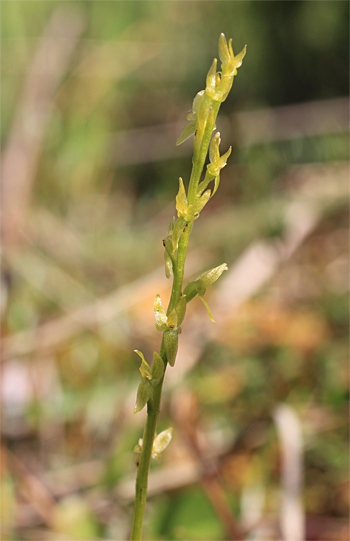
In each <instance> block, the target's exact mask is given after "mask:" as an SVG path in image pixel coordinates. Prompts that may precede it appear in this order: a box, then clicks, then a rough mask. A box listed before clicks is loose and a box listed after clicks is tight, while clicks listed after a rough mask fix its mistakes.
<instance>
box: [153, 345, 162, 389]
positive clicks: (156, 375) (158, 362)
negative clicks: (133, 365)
mask: <svg viewBox="0 0 350 541" xmlns="http://www.w3.org/2000/svg"><path fill="white" fill-rule="evenodd" d="M163 375H164V361H163V359H162V358H161V356H160V355H158V353H156V352H154V353H153V363H152V379H151V385H152V387H155V386H156V385H158V383H159V382H160V380H161V379H162V377H163Z"/></svg>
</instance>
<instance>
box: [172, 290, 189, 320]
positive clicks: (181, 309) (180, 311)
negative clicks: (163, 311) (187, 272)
mask: <svg viewBox="0 0 350 541" xmlns="http://www.w3.org/2000/svg"><path fill="white" fill-rule="evenodd" d="M186 304H187V303H186V295H184V294H182V295H181V297H180V300H179V302H178V303H177V306H176V308H175V311H176V314H177V324H178V325H181V323H182V322H183V320H184V317H185V313H186Z"/></svg>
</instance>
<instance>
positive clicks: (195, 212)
mask: <svg viewBox="0 0 350 541" xmlns="http://www.w3.org/2000/svg"><path fill="white" fill-rule="evenodd" d="M244 54H245V49H244V50H243V51H242V52H241V53H240V54H239V55H238V56H237V57H235V56H234V54H233V51H232V40H230V42H229V44H227V42H226V38H225V36H224V35H223V34H221V36H220V40H219V56H220V59H221V61H222V65H221V67H222V72H220V73H221V74H220V73H216V60H214V62H213V65H212V67H211V68H210V70H209V72H208V76H207V87H206V90H205V91H201V92H199V93H198V94H197V96H196V98H195V100H194V102H193V109H194V110H193V111H192V113H191V115H190V116H191V117H193V118H194V120H192V122H195V124H192V126H195V129H194V130H192V131H191V130H190V134H191V133H192V134H193V133H194V132H195V137H194V153H193V160H192V171H191V177H190V181H189V186H188V194H187V196H186V192H185V188H184V185H183V182H182V179H180V188H179V193H178V196H177V198H176V209H177V212H178V217H179V218H178V221H177V222H176V224H175V225H174V228H173V229H172V234H171V237H170V236H169V237H167V239H165V240H164V244H165V249H166V250H168V248H167V245H166V243H165V241H166V240H169V238H171V239H172V240H171V245H172V248H171V249H172V251H173V252H172V255H170V253H169V251H168V252H166V256H167V257H168V260H167V259H166V272H167V276H169V275H170V272H169V269H168V267H167V261H168V262H169V258H170V260H171V267H172V272H173V275H174V278H173V285H172V290H171V296H170V301H169V305H168V309H167V311H166V314H165V312H164V310H163V307H162V305H161V301H160V297H159V296H157V297H156V301H155V303H156V304H155V313H156V320H157V317H158V318H159V319H158V320H157V325H156V327H157V329H158V330H161V331H163V338H162V343H161V347H160V354H159V356H160V357H161V359H162V361H163V363H164V373H163V372H160V373H159V372H158V377H157V370H156V371H154V370H153V365H152V370H151V368H150V366H149V365H148V364H147V362H146V361H145V359H144V358H143V355H142V354H141V352H139V351H137V350H135V351H136V353H138V354H139V355H140V356H141V357H142V359H143V360H142V363H143V364H142V367H141V368H140V371H141V376H142V378H141V384H140V387H139V390H140V389H141V390H140V392H139V391H138V398H137V407H136V408H135V411H136V412H137V411H140V410H141V409H142V408H143V407H144V406H145V405H146V403H147V420H146V426H145V429H144V433H143V441H142V447H141V452H140V460H139V465H138V471H137V477H136V497H135V506H134V516H133V524H132V532H131V540H134V541H136V540H141V537H142V529H143V517H144V513H145V506H146V499H147V484H148V473H149V469H150V464H151V458H152V448H153V444H154V439H155V435H156V428H157V422H158V415H159V410H160V401H161V395H162V387H163V381H164V375H165V370H166V367H167V364H168V362H169V363H170V364H171V366H174V362H175V357H176V352H177V341H178V337H177V335H178V333H179V332H180V330H181V329H180V328H179V327H178V326H177V323H176V322H179V325H180V324H181V322H182V320H183V317H184V313H185V312H184V310H185V307H184V308H183V303H184V302H185V305H186V303H188V302H190V300H191V299H192V298H193V297H194V296H195V295H196V294H198V295H199V296H200V297H201V298H202V300H203V302H204V304H205V306H206V308H207V310H208V313H209V315H210V317H211V319H212V316H211V313H210V310H209V307H208V305H207V303H206V301H205V300H204V299H203V295H204V293H205V290H206V288H207V287H208V286H209V285H211V284H212V283H213V282H215V281H216V280H217V279H218V278H219V277H220V275H221V274H222V272H223V271H224V270H226V269H227V265H226V264H223V265H220V266H219V267H216V268H214V269H211V270H210V271H207V272H206V273H203V274H201V276H199V277H198V278H197V280H196V281H195V282H191V283H190V284H189V286H190V289H189V290H188V287H186V289H185V290H184V294H183V296H182V297H181V295H182V289H183V278H184V271H185V261H186V255H187V247H188V242H189V238H190V234H191V231H192V227H193V222H194V221H195V220H196V219H197V218H198V217H199V213H200V211H201V210H202V208H203V207H204V205H205V204H206V203H207V202H208V200H209V198H210V195H211V192H210V190H207V191H205V192H204V190H202V189H201V188H198V185H199V182H200V178H201V175H202V171H203V168H204V165H205V160H206V156H207V153H208V148H209V144H210V152H209V157H210V164H209V165H208V171H209V177H208V178H209V181H211V180H214V178H215V190H214V191H216V189H217V187H218V185H219V180H220V170H221V169H222V168H223V167H224V166H225V165H226V160H227V157H228V155H229V153H230V150H229V151H228V152H227V153H226V154H224V155H223V156H220V154H219V143H220V134H217V135H216V136H215V137H214V138H213V141H212V142H210V141H211V137H212V133H213V131H214V129H215V121H216V117H217V114H218V111H219V108H220V105H221V103H222V102H223V101H224V100H225V99H226V97H227V94H228V90H229V88H231V86H232V81H233V77H234V75H235V74H236V72H237V68H238V67H239V66H240V65H241V63H242V59H243V57H244ZM183 134H184V135H183ZM183 134H181V136H180V138H179V140H178V143H177V144H180V143H181V142H182V141H184V140H185V139H186V138H187V137H188V136H189V135H188V127H187V128H184V131H183ZM209 167H210V170H209ZM205 178H207V177H205ZM204 184H205V185H208V182H206V181H205V180H204ZM176 227H177V229H176ZM175 231H176V232H175ZM180 299H181V300H180ZM178 307H180V308H179V312H178ZM181 310H183V312H182V317H181V319H179V318H180V315H179V316H178V315H177V314H180V312H181ZM175 312H176V313H175ZM166 333H167V334H166ZM173 345H174V346H175V347H173ZM154 355H155V357H153V358H154V359H156V360H157V359H158V364H157V363H156V364H154V366H156V367H157V366H158V367H159V363H160V364H162V363H161V360H160V359H159V356H158V355H157V354H156V353H155V354H154ZM153 362H154V363H155V361H153ZM162 373H163V376H162V378H161V379H159V377H160V374H162ZM165 432H166V431H165Z"/></svg>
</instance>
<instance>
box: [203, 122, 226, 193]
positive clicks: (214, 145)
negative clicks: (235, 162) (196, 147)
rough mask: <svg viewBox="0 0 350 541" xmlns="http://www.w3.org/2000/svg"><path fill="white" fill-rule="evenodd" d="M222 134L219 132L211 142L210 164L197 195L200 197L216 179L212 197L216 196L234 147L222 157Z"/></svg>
mask: <svg viewBox="0 0 350 541" xmlns="http://www.w3.org/2000/svg"><path fill="white" fill-rule="evenodd" d="M220 142H221V139H220V133H219V132H217V133H216V134H215V135H214V137H213V138H212V140H211V143H210V147H209V160H210V163H209V164H208V165H207V172H206V175H205V178H204V180H203V181H202V182H201V183H200V184H199V186H198V190H197V194H198V195H199V196H200V195H201V193H202V192H203V190H205V189H206V188H207V186H208V184H209V182H211V181H212V180H213V179H214V190H213V193H212V194H211V197H213V195H215V193H216V192H217V189H218V187H219V184H220V171H221V169H223V168H224V167H225V165H226V164H227V158H228V157H229V155H230V154H231V151H232V147H230V148H229V149H228V150H227V152H225V154H223V155H222V156H220V152H219V145H220Z"/></svg>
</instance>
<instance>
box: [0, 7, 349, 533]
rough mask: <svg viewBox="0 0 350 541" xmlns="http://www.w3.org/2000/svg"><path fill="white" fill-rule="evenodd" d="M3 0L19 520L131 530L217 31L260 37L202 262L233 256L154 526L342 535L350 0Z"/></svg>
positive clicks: (5, 383) (6, 417) (11, 409)
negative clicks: (146, 400)
mask: <svg viewBox="0 0 350 541" xmlns="http://www.w3.org/2000/svg"><path fill="white" fill-rule="evenodd" d="M1 8H2V9H1V11H2V17H1V31H2V32H1V39H2V123H1V135H2V191H3V193H2V232H3V242H2V246H3V263H2V279H3V281H2V284H3V287H2V289H3V293H2V306H3V324H2V360H3V364H2V411H3V418H2V454H1V457H2V463H1V466H2V468H1V490H2V530H3V532H2V535H3V537H4V539H13V540H14V539H16V540H41V539H42V540H44V539H45V540H50V539H52V540H54V539H55V540H58V539H59V540H63V539H78V538H80V539H96V538H102V539H120V540H122V539H125V538H127V536H128V534H129V529H130V524H131V513H132V499H133V493H134V478H135V462H134V456H133V448H134V446H135V444H136V443H137V442H138V439H139V438H140V437H142V427H143V424H144V419H143V416H142V414H139V415H138V416H136V417H133V415H132V411H133V407H134V399H135V392H136V388H137V385H138V381H139V374H138V366H139V362H138V358H137V356H136V355H135V354H134V353H132V351H133V349H135V348H137V349H140V350H142V351H143V352H144V353H145V355H146V356H147V354H148V357H150V355H151V353H152V351H153V350H156V349H157V348H158V345H159V344H158V340H159V336H158V333H156V332H155V330H154V321H153V313H152V302H153V299H154V296H155V294H156V293H160V294H161V295H162V298H163V297H164V298H166V296H167V295H169V291H168V287H169V286H168V282H167V280H166V278H165V276H164V270H163V247H162V242H161V239H162V238H163V237H164V235H165V233H166V229H167V225H168V222H169V220H170V218H171V217H172V215H173V214H174V212H175V209H174V205H173V201H174V196H175V194H176V192H177V188H178V177H179V176H180V175H181V176H182V177H183V178H184V180H185V179H186V174H187V172H189V171H190V159H191V143H190V142H189V145H187V144H184V145H183V146H182V147H179V148H176V147H175V141H176V138H177V137H178V135H179V133H180V131H181V129H182V127H183V126H184V125H185V123H186V114H187V112H188V110H189V108H190V106H191V101H192V98H193V96H194V94H195V93H196V92H197V91H198V90H199V89H200V87H201V86H202V87H204V84H205V74H206V72H207V70H208V67H209V66H210V64H211V61H212V56H213V51H216V48H217V40H218V37H219V34H220V32H224V33H225V34H226V36H227V37H228V38H229V37H232V38H233V46H234V51H235V52H238V51H240V50H241V48H242V47H243V46H244V44H245V43H247V44H248V52H247V56H246V59H245V64H244V70H242V71H241V72H240V74H239V77H237V80H236V81H235V84H234V87H233V90H232V92H231V94H230V96H229V98H228V99H227V101H226V102H225V104H224V106H223V107H222V110H221V116H220V118H219V119H218V128H219V129H220V131H221V134H222V148H223V149H226V148H227V147H228V146H229V145H230V144H232V143H233V145H234V147H233V154H232V155H231V157H230V160H229V164H228V166H227V168H226V169H225V171H224V172H223V173H222V180H221V185H220V191H219V192H218V194H217V195H216V197H215V199H214V200H213V202H212V203H210V204H208V206H207V207H206V209H205V211H204V212H203V218H202V224H201V230H200V233H199V231H198V232H197V231H196V228H194V232H193V236H192V239H191V241H192V244H191V249H190V256H189V260H188V267H187V278H188V280H189V279H191V278H193V277H196V276H197V275H198V274H200V273H201V272H202V271H204V270H206V269H207V268H211V267H213V266H215V264H219V263H221V262H222V261H226V262H227V263H228V265H229V272H228V273H226V274H227V277H225V280H226V281H225V282H223V285H222V286H221V285H218V286H217V288H216V289H215V291H214V292H212V295H211V298H210V305H211V307H212V309H213V314H214V317H215V319H216V324H215V325H213V324H212V323H211V322H210V321H209V320H208V318H207V315H206V313H205V311H204V309H203V306H202V305H201V303H200V302H198V303H196V301H193V303H191V306H190V307H189V308H191V310H188V312H189V313H188V314H187V315H186V318H187V320H186V330H184V332H183V333H182V335H181V337H180V339H181V345H180V351H179V358H178V361H177V364H176V367H175V368H174V369H169V371H168V373H167V376H166V385H165V390H164V397H163V403H162V413H161V417H160V425H159V430H162V429H164V428H166V427H168V426H173V427H174V434H173V441H172V443H171V445H170V446H169V448H168V449H167V451H166V452H165V453H164V456H163V457H162V460H161V461H159V462H155V463H154V465H153V466H152V470H151V476H150V500H149V504H148V507H147V511H146V514H147V517H146V524H145V538H146V539H174V540H181V539H193V540H197V539H217V540H219V539H228V538H232V539H234V538H235V537H237V535H238V534H237V532H238V533H239V534H240V535H244V536H245V537H247V538H248V536H255V537H254V538H255V539H280V538H283V537H284V536H286V535H287V534H286V532H290V529H289V530H288V528H291V527H293V523H294V525H296V526H295V527H296V528H298V525H299V526H300V524H305V536H306V539H310V540H313V541H316V540H321V539H323V540H337V541H339V540H341V539H344V540H345V539H348V523H347V517H348V506H349V491H348V443H347V442H348V416H347V414H348V393H349V378H348V338H347V335H348V163H349V147H348V98H347V96H348V90H349V88H348V66H349V58H348V56H349V54H348V38H349V13H348V11H349V5H348V3H347V2H341V1H339V2H338V1H327V0H326V1H323V2H306V1H300V2H294V1H292V2H265V1H261V2H257V1H256V2H250V1H246V2H243V1H242V2H220V1H217V2H197V1H194V2H177V1H163V2H161V1H152V0H150V1H147V2H141V1H140V2H138V1H120V2H107V1H106V2H105V1H98V0H95V1H81V2H74V1H72V2H56V1H51V2H36V1H34V2H19V1H17V0H13V1H11V2H3V3H2V6H1ZM192 304H193V306H192ZM283 427H284V428H286V429H287V432H288V430H289V433H290V434H291V435H294V437H292V438H291V441H289V440H288V438H287V439H286V436H285V433H284V432H283ZM293 468H294V469H293ZM298 472H299V473H298ZM298 474H301V479H300V481H298ZM291 478H292V480H293V479H294V485H293V481H292V483H291V481H290V479H291ZM290 503H291V506H290V505H289V504H290ZM294 503H296V507H297V515H296V516H294V515H293V509H294V508H295V507H293V504H294ZM293 521H294V522H293ZM291 522H292V526H291ZM294 534H295V537H294V538H295V539H299V538H300V539H301V538H302V535H303V532H302V527H299V530H298V531H296V533H295V532H294ZM297 535H300V536H301V537H296V536H297ZM292 537H293V535H292Z"/></svg>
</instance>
